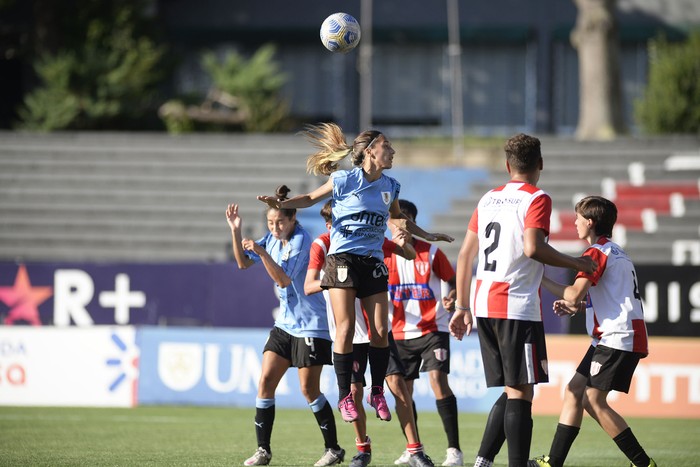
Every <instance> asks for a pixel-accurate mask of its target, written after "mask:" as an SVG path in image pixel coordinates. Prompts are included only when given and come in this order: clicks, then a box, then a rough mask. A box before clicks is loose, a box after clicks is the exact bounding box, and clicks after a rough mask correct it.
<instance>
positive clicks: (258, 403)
mask: <svg viewBox="0 0 700 467" xmlns="http://www.w3.org/2000/svg"><path fill="white" fill-rule="evenodd" d="M273 405H275V399H274V398H272V399H260V398H259V397H256V398H255V408H256V409H269V408H270V407H272V406H273Z"/></svg>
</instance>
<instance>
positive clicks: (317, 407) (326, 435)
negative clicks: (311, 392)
mask: <svg viewBox="0 0 700 467" xmlns="http://www.w3.org/2000/svg"><path fill="white" fill-rule="evenodd" d="M309 407H311V411H312V412H313V413H314V417H316V422H318V427H319V428H320V429H321V434H322V435H323V442H324V444H325V446H326V449H340V446H338V433H337V431H336V428H335V418H334V417H333V409H332V408H331V405H330V404H329V403H328V401H327V400H326V396H324V395H323V394H321V395H320V396H318V398H317V399H316V400H315V401H313V402H312V403H310V404H309Z"/></svg>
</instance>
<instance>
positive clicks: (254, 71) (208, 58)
mask: <svg viewBox="0 0 700 467" xmlns="http://www.w3.org/2000/svg"><path fill="white" fill-rule="evenodd" d="M274 55H275V47H274V46H273V45H271V44H268V45H264V46H262V47H261V48H259V49H258V50H257V51H256V52H255V54H253V56H252V57H250V58H249V59H246V58H245V57H243V56H241V55H240V54H238V53H236V52H229V53H228V54H226V56H225V57H224V58H223V60H221V61H220V60H219V59H218V58H217V57H216V55H215V54H214V53H213V52H209V53H206V54H204V56H203V58H202V66H203V67H204V69H205V70H206V71H207V72H208V73H209V75H210V76H211V79H212V82H213V84H214V86H215V87H216V88H217V89H218V90H220V91H223V92H225V93H228V94H230V95H231V96H234V97H235V98H238V99H240V101H241V104H242V107H243V110H244V112H245V113H246V114H247V118H246V119H245V121H244V123H243V127H244V129H245V130H246V131H261V132H267V131H275V130H279V129H281V128H283V126H284V123H285V120H286V118H287V115H288V105H287V104H286V103H285V102H284V101H283V100H282V98H281V97H280V90H281V89H282V86H283V85H284V83H285V82H286V80H287V76H286V75H285V74H284V73H281V72H280V71H279V65H278V64H277V62H275V61H274Z"/></svg>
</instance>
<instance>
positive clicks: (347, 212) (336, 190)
mask: <svg viewBox="0 0 700 467" xmlns="http://www.w3.org/2000/svg"><path fill="white" fill-rule="evenodd" d="M331 179H332V180H333V203H332V206H333V209H332V212H333V223H332V225H331V248H330V251H329V252H328V254H336V253H352V254H354V255H359V256H372V257H375V258H377V259H383V258H384V253H383V251H382V244H383V243H384V232H385V231H386V223H387V221H388V220H389V207H390V206H391V203H392V202H393V201H394V200H395V199H397V198H398V197H399V191H400V190H401V184H399V182H397V181H396V180H395V179H393V178H391V177H388V176H386V175H384V174H382V176H381V177H379V179H378V180H375V181H374V182H369V181H367V179H366V178H365V176H364V172H363V170H362V168H360V167H356V168H354V169H352V170H338V171H336V172H333V173H332V174H331Z"/></svg>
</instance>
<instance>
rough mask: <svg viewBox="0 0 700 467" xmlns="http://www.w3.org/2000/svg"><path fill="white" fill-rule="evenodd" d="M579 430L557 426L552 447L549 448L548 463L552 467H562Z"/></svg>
mask: <svg viewBox="0 0 700 467" xmlns="http://www.w3.org/2000/svg"><path fill="white" fill-rule="evenodd" d="M580 430H581V428H579V427H577V426H570V425H564V424H563V423H559V424H557V431H556V432H555V433H554V439H553V440H552V447H550V448H549V463H550V464H551V465H552V467H562V466H563V465H564V461H565V460H566V456H568V455H569V449H571V445H572V444H574V440H575V439H576V436H578V432H579V431H580Z"/></svg>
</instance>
